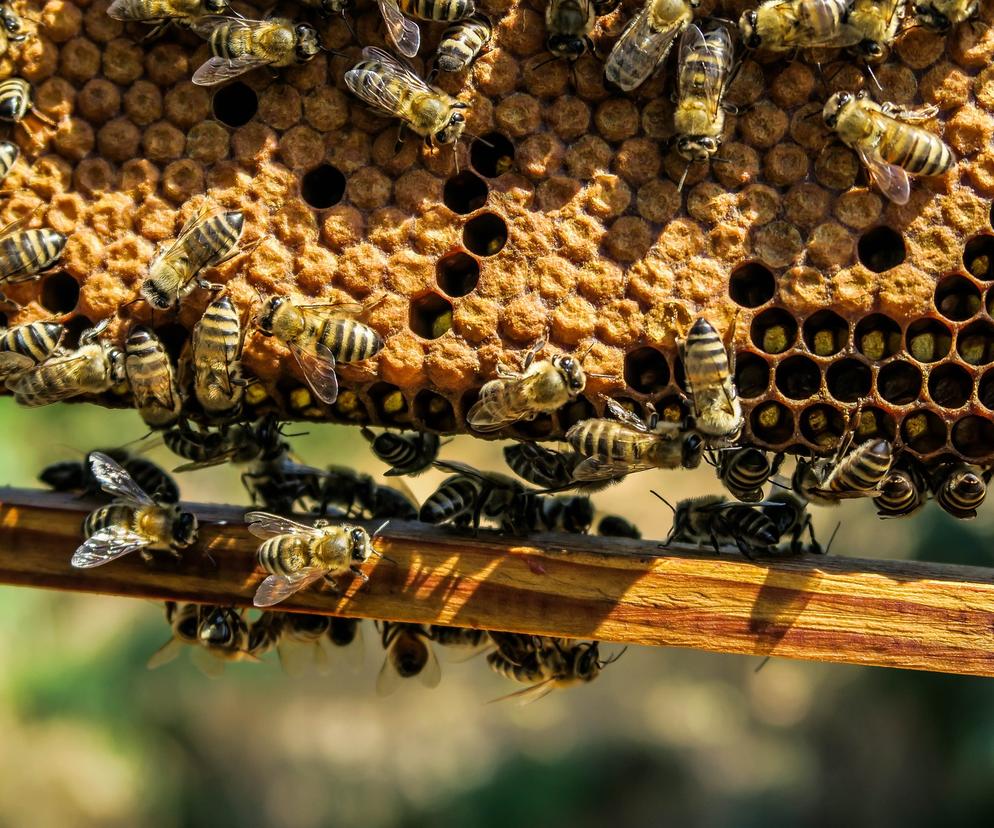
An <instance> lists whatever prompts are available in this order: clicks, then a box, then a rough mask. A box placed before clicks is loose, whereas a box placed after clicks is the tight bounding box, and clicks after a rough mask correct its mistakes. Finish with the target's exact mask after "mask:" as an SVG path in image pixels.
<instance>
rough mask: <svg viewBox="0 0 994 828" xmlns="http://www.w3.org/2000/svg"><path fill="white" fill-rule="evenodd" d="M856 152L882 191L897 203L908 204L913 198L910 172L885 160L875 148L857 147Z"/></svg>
mask: <svg viewBox="0 0 994 828" xmlns="http://www.w3.org/2000/svg"><path fill="white" fill-rule="evenodd" d="M856 152H857V154H858V155H859V157H860V159H861V160H862V162H863V163H864V164H866V168H867V169H868V170H869V171H870V177H871V178H872V179H873V181H874V183H875V184H876V185H877V186H878V187H879V188H880V191H881V192H882V193H883V194H884V195H885V196H887V198H889V199H890V200H891V201H893V202H894V203H895V204H907V203H908V199H909V198H911V182H910V181H909V180H908V174H907V173H906V172H905V171H904V170H903V169H901V168H900V167H898V166H896V165H895V164H890V163H888V162H887V161H884V159H883V158H881V157H880V156H879V155H878V154H877V153H876V151H875V150H865V149H857V150H856Z"/></svg>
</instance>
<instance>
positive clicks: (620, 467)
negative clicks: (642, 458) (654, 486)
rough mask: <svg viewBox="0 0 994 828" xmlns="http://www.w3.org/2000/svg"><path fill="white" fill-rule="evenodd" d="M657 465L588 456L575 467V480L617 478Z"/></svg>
mask: <svg viewBox="0 0 994 828" xmlns="http://www.w3.org/2000/svg"><path fill="white" fill-rule="evenodd" d="M653 468H655V466H651V465H646V464H641V463H637V464H635V465H629V464H628V463H612V462H610V461H607V460H599V459H598V458H596V457H588V458H587V459H586V460H584V461H583V462H582V463H580V464H579V465H578V466H577V467H576V468H575V469H573V480H575V481H577V482H580V483H589V482H593V481H596V480H615V479H617V478H620V477H624V476H625V475H627V474H634V473H635V472H641V471H648V470H649V469H653Z"/></svg>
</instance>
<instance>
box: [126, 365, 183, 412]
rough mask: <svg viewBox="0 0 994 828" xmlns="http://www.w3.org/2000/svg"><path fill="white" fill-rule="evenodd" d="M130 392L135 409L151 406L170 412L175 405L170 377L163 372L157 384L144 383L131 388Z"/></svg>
mask: <svg viewBox="0 0 994 828" xmlns="http://www.w3.org/2000/svg"><path fill="white" fill-rule="evenodd" d="M131 392H132V394H133V395H134V398H135V408H147V407H148V406H149V405H150V404H151V405H158V406H161V407H162V408H166V409H170V410H172V408H173V406H174V404H175V403H174V402H173V383H172V377H171V376H170V374H169V373H168V372H165V371H164V372H162V376H161V377H160V378H159V380H158V381H157V382H155V383H146V384H144V385H142V386H140V387H137V388H136V387H134V386H132V389H131Z"/></svg>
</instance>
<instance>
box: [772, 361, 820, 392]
mask: <svg viewBox="0 0 994 828" xmlns="http://www.w3.org/2000/svg"><path fill="white" fill-rule="evenodd" d="M775 381H776V385H777V388H779V389H780V391H781V393H782V394H783V395H784V396H785V397H789V398H790V399H792V400H806V399H807V398H808V397H810V396H812V395H813V394H815V393H817V391H818V389H819V388H820V387H821V371H819V370H818V365H817V363H816V362H815V361H814V360H813V359H811V358H809V357H806V356H800V355H798V356H792V357H788V358H787V359H785V360H784V361H783V362H781V363H780V364H779V365H778V366H777V371H776V380H775Z"/></svg>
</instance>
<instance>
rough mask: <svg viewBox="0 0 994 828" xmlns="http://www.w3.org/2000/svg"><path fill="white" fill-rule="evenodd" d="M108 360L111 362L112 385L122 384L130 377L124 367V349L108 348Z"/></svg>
mask: <svg viewBox="0 0 994 828" xmlns="http://www.w3.org/2000/svg"><path fill="white" fill-rule="evenodd" d="M107 361H108V362H110V380H111V385H120V384H121V383H122V382H126V381H127V378H128V374H127V371H126V370H125V368H124V351H122V350H121V349H120V348H107Z"/></svg>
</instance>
